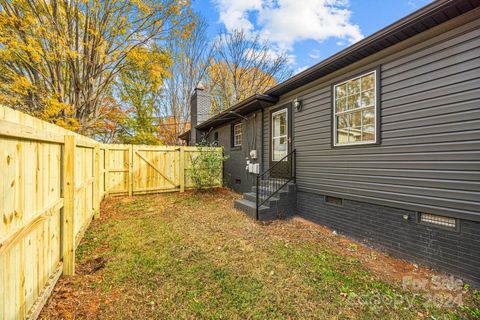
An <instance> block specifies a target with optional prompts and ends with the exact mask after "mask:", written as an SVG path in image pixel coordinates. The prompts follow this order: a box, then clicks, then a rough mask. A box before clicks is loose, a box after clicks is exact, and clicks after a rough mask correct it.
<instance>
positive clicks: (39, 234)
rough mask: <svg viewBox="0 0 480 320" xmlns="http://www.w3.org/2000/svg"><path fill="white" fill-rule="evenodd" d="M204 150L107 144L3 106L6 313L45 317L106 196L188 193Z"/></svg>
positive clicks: (1, 227)
mask: <svg viewBox="0 0 480 320" xmlns="http://www.w3.org/2000/svg"><path fill="white" fill-rule="evenodd" d="M65 137H67V138H65ZM72 139H73V140H74V141H75V144H74V145H73V146H72V145H71V144H70V143H69V142H67V143H65V141H70V140H72ZM202 150H203V152H221V149H220V148H211V149H202ZM199 152H200V151H199V149H198V148H195V147H165V146H137V145H133V146H132V145H121V144H115V145H106V144H100V143H98V142H96V141H95V140H92V139H90V138H88V137H84V136H82V135H79V134H76V133H74V132H71V131H68V130H66V129H63V128H61V127H58V126H56V125H53V124H50V123H47V122H45V121H41V120H39V119H36V118H34V117H31V116H29V115H27V114H24V113H22V112H19V111H15V110H12V109H10V108H7V107H3V106H0V176H1V177H2V179H1V180H0V199H1V202H0V319H7V320H9V319H25V318H33V319H35V318H36V317H37V316H38V314H39V312H40V310H41V308H42V307H43V304H44V303H45V301H46V299H47V297H48V295H49V294H50V292H51V290H52V288H53V286H54V285H55V283H56V281H57V279H58V277H59V275H60V272H61V270H63V272H64V274H73V273H74V266H75V265H74V252H75V248H76V246H77V245H78V244H79V242H80V240H81V239H82V237H83V234H84V232H85V230H86V229H87V228H88V225H89V224H90V222H91V220H92V218H93V216H94V215H95V213H98V211H99V208H100V202H101V201H102V199H103V198H104V197H105V196H106V195H109V194H112V195H129V194H132V195H140V194H145V193H157V192H171V191H182V192H183V191H184V189H186V188H187V189H188V188H191V187H193V184H192V181H191V178H190V175H189V170H190V166H191V159H192V157H195V156H196V155H198V154H199ZM69 159H73V161H70V162H69V161H68V160H69ZM67 163H68V166H67ZM219 174H220V177H221V172H220V173H219ZM218 185H219V186H221V178H220V179H219V184H218ZM62 212H63V214H62ZM62 235H63V238H62ZM59 270H60V271H59Z"/></svg>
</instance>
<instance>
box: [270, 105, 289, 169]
mask: <svg viewBox="0 0 480 320" xmlns="http://www.w3.org/2000/svg"><path fill="white" fill-rule="evenodd" d="M291 119H292V115H291V107H290V105H288V106H284V107H280V108H278V109H274V110H272V111H271V112H270V168H271V170H272V171H271V177H273V178H288V177H290V175H291V172H290V171H291V159H290V157H287V155H288V154H289V153H290V151H291V149H292V146H291V145H292V137H291V129H292V128H291Z"/></svg>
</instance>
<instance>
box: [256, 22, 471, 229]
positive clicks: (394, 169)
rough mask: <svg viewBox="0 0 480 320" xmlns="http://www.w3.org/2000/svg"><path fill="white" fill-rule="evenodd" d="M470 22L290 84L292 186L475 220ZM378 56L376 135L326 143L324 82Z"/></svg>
mask: <svg viewBox="0 0 480 320" xmlns="http://www.w3.org/2000/svg"><path fill="white" fill-rule="evenodd" d="M479 24H480V23H479V21H478V20H477V21H474V22H473V23H470V29H469V30H468V31H465V26H462V27H459V28H458V29H453V30H450V31H448V32H446V33H444V34H442V35H440V36H437V37H435V38H433V39H432V40H431V41H429V42H428V43H420V44H416V45H415V46H414V47H413V48H408V49H406V51H405V53H404V54H402V52H399V53H397V54H395V58H393V59H390V60H389V57H383V58H382V59H381V61H378V62H376V63H370V64H369V65H366V66H364V67H362V68H359V69H358V70H356V71H354V72H349V73H346V74H343V75H339V76H338V77H336V78H335V79H330V80H329V81H328V82H324V83H323V84H320V85H318V86H317V87H315V88H314V89H313V90H312V89H311V88H309V89H308V90H306V91H305V92H308V93H302V91H299V92H298V93H297V94H296V95H295V96H296V97H298V98H299V99H300V100H301V101H302V103H303V110H302V111H301V112H294V116H293V121H294V125H293V127H294V132H293V138H294V146H295V148H296V150H297V184H298V190H299V191H300V192H302V191H303V192H309V193H314V194H322V195H333V196H338V197H343V198H346V199H351V200H357V201H363V202H368V203H374V204H379V205H385V206H390V207H396V208H402V209H408V210H415V211H426V212H431V213H436V214H445V215H449V216H453V217H458V218H465V219H472V220H476V221H480V29H479ZM459 30H462V32H460V31H459ZM378 65H380V70H381V72H380V77H381V78H380V79H381V89H380V91H381V95H380V102H381V103H380V111H381V112H380V118H379V119H380V123H381V125H380V132H379V133H380V144H379V145H368V146H362V147H341V148H333V147H332V145H331V139H332V97H331V90H332V84H334V83H336V82H338V81H341V80H346V77H349V76H353V75H355V74H358V73H360V72H363V71H368V70H372V69H373V68H375V67H377V66H378ZM288 98H291V97H288ZM286 99H287V98H282V99H281V102H280V103H283V102H284V101H286ZM264 118H265V128H264V130H263V135H264V143H265V146H266V147H265V151H264V161H267V160H268V158H269V154H268V142H269V136H268V135H269V131H268V127H269V118H268V112H265V116H264ZM266 163H267V162H266Z"/></svg>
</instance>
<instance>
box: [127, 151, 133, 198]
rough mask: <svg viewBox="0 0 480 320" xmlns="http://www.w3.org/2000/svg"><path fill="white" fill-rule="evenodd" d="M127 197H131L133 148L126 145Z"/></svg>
mask: <svg viewBox="0 0 480 320" xmlns="http://www.w3.org/2000/svg"><path fill="white" fill-rule="evenodd" d="M128 195H129V196H130V197H131V196H132V195H133V146H132V145H131V144H130V145H128Z"/></svg>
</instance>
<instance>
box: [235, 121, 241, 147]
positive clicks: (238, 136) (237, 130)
mask: <svg viewBox="0 0 480 320" xmlns="http://www.w3.org/2000/svg"><path fill="white" fill-rule="evenodd" d="M241 145H242V123H237V124H235V125H234V126H233V146H234V147H240V146H241Z"/></svg>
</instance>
